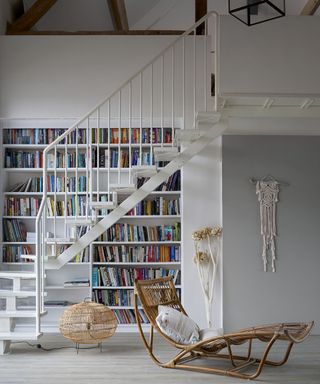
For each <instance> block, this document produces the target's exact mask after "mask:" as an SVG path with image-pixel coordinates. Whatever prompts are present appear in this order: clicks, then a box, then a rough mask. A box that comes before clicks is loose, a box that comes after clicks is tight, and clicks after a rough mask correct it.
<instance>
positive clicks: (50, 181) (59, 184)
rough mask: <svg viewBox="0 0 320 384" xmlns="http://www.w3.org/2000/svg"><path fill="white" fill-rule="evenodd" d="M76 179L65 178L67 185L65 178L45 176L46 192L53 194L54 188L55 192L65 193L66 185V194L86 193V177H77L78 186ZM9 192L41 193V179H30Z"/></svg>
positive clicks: (73, 177) (16, 185)
mask: <svg viewBox="0 0 320 384" xmlns="http://www.w3.org/2000/svg"><path fill="white" fill-rule="evenodd" d="M76 180H77V179H76V177H75V176H72V177H67V183H66V182H65V177H64V176H63V177H60V176H57V177H55V176H54V175H48V176H47V191H48V192H54V189H55V186H56V192H65V188H66V184H67V192H76V190H77V188H78V192H85V191H86V180H87V179H86V176H78V185H77V182H76ZM10 192H43V177H42V176H40V177H30V178H29V179H28V180H27V181H24V182H22V183H17V184H15V185H14V186H13V187H12V188H11V190H10Z"/></svg>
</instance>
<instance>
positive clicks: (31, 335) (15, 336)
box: [0, 331, 42, 340]
mask: <svg viewBox="0 0 320 384" xmlns="http://www.w3.org/2000/svg"><path fill="white" fill-rule="evenodd" d="M40 336H42V333H37V332H21V331H19V332H0V340H37V339H38V338H39V337H40Z"/></svg>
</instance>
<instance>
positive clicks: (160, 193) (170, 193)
mask: <svg viewBox="0 0 320 384" xmlns="http://www.w3.org/2000/svg"><path fill="white" fill-rule="evenodd" d="M107 193H108V192H107V191H101V192H99V195H105V194H107ZM47 194H48V196H54V192H48V193H47ZM67 194H68V196H73V195H76V194H78V195H86V192H78V193H76V192H67ZM92 194H93V195H94V196H95V195H97V194H98V192H96V191H94V192H92ZM3 195H4V196H42V192H10V191H9V192H4V193H3ZM56 195H57V196H64V195H65V192H56ZM121 195H123V196H126V195H128V194H127V193H123V192H122V193H121ZM179 195H181V191H154V192H152V193H150V196H179Z"/></svg>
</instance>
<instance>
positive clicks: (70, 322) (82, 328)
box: [59, 301, 118, 352]
mask: <svg viewBox="0 0 320 384" xmlns="http://www.w3.org/2000/svg"><path fill="white" fill-rule="evenodd" d="M117 325H118V322H117V319H116V317H115V315H114V313H113V312H112V310H111V309H110V308H108V307H106V306H104V305H103V304H98V303H95V302H93V301H84V302H82V303H79V304H75V305H72V306H71V307H70V308H68V309H66V310H65V311H64V313H63V314H62V316H61V318H60V327H59V328H60V332H61V333H62V335H63V336H64V337H65V338H66V339H69V340H72V341H73V342H74V343H76V349H77V352H78V350H79V345H80V344H95V343H97V344H98V345H99V346H100V348H101V342H102V341H103V340H105V339H107V338H108V337H111V336H112V335H113V334H114V333H115V331H116V328H117Z"/></svg>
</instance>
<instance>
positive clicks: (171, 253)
mask: <svg viewBox="0 0 320 384" xmlns="http://www.w3.org/2000/svg"><path fill="white" fill-rule="evenodd" d="M94 261H95V262H100V263H105V262H108V263H112V262H114V263H146V262H162V263H169V262H178V261H180V247H179V246H173V245H171V246H170V245H148V246H145V247H142V246H128V245H119V246H103V245H99V246H97V247H95V249H94Z"/></svg>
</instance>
